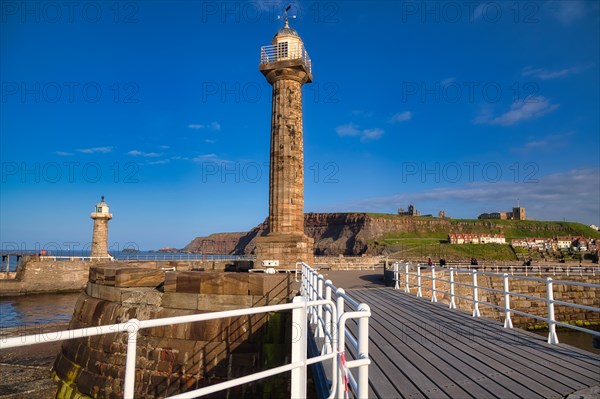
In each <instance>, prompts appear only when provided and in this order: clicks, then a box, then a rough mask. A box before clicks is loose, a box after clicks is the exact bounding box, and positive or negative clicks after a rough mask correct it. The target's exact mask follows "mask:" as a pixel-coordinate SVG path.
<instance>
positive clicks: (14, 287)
mask: <svg viewBox="0 0 600 399" xmlns="http://www.w3.org/2000/svg"><path fill="white" fill-rule="evenodd" d="M89 266H90V262H86V261H56V262H53V261H36V260H35V258H31V259H29V260H27V261H23V264H21V267H20V268H19V270H18V271H17V272H16V273H11V276H10V277H12V278H8V279H1V280H0V296H11V295H25V294H41V293H49V292H50V293H54V292H57V293H58V292H77V291H82V290H83V289H84V288H85V285H86V284H87V279H88V271H89ZM3 274H5V273H3Z"/></svg>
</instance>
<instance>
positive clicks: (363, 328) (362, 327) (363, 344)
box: [357, 303, 371, 399]
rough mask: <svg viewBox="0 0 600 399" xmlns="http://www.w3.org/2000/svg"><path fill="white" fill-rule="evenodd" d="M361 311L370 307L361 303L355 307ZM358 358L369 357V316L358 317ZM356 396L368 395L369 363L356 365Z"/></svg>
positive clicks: (369, 310)
mask: <svg viewBox="0 0 600 399" xmlns="http://www.w3.org/2000/svg"><path fill="white" fill-rule="evenodd" d="M357 310H358V311H361V312H367V313H370V312H371V309H370V308H369V305H367V304H366V303H361V304H360V306H359V307H358V309H357ZM357 351H358V358H359V359H368V358H369V318H368V317H361V318H360V319H358V348H357ZM357 394H358V397H359V398H365V399H366V398H368V397H369V365H368V364H365V365H363V366H359V367H358V392H357Z"/></svg>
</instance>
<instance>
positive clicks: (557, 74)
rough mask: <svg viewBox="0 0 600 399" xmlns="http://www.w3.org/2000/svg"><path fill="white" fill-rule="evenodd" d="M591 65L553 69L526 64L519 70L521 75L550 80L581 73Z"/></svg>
mask: <svg viewBox="0 0 600 399" xmlns="http://www.w3.org/2000/svg"><path fill="white" fill-rule="evenodd" d="M593 65H594V64H589V65H585V66H575V67H570V68H563V69H555V70H551V69H545V68H534V67H532V66H527V67H525V68H523V71H521V75H523V76H531V77H534V78H537V79H541V80H550V79H557V78H564V77H566V76H569V75H574V74H577V73H581V72H583V71H585V70H586V69H589V68H591V67H592V66H593Z"/></svg>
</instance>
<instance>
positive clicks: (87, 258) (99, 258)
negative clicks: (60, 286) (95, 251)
mask: <svg viewBox="0 0 600 399" xmlns="http://www.w3.org/2000/svg"><path fill="white" fill-rule="evenodd" d="M40 260H51V261H53V262H56V261H57V260H69V261H75V260H89V261H93V260H109V261H111V262H114V261H115V258H113V257H112V256H58V255H57V256H52V255H41V256H40Z"/></svg>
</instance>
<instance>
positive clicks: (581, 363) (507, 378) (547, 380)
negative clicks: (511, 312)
mask: <svg viewBox="0 0 600 399" xmlns="http://www.w3.org/2000/svg"><path fill="white" fill-rule="evenodd" d="M399 294H401V293H399V292H398V291H395V290H392V289H388V288H380V289H370V290H362V291H358V290H353V291H350V295H353V296H355V297H356V298H358V299H359V300H362V301H364V302H367V303H369V304H370V305H371V310H372V312H373V317H372V319H371V323H372V325H373V326H374V328H373V329H372V331H375V334H373V336H372V339H373V341H374V342H376V341H378V340H383V341H386V342H388V343H391V342H393V341H400V342H402V341H406V343H404V344H403V345H406V347H407V348H406V349H403V350H408V353H411V350H412V348H418V349H419V352H422V353H421V356H420V358H421V360H419V361H423V360H424V361H427V362H431V363H433V364H436V367H441V369H440V370H439V371H440V372H442V373H446V375H447V376H449V377H450V378H451V379H452V380H454V381H456V383H459V384H465V387H467V388H468V389H469V391H470V392H474V391H471V390H472V389H474V388H473V387H476V386H479V385H477V384H485V387H484V389H486V390H487V389H490V386H494V385H495V386H494V387H493V389H492V391H494V395H496V396H497V397H506V396H507V393H508V392H507V391H506V389H510V390H514V391H515V392H514V393H515V394H516V395H517V396H527V397H531V396H532V395H535V394H536V393H538V392H539V393H542V394H544V396H547V397H553V396H554V397H561V396H562V395H560V394H559V392H561V393H571V392H572V391H573V390H575V389H573V388H574V387H578V386H580V384H582V383H588V385H590V386H591V385H593V383H594V380H593V379H591V378H590V377H592V375H589V373H595V376H597V375H598V373H597V372H596V370H598V366H597V364H595V362H594V359H593V357H591V356H586V355H585V354H582V353H578V352H572V351H571V352H570V351H566V350H565V349H562V350H561V351H557V352H556V353H554V352H553V351H555V348H549V347H544V346H543V345H540V342H539V337H538V336H533V334H530V333H527V334H526V335H522V334H511V331H510V330H505V329H503V328H502V326H501V325H500V324H499V323H497V322H494V321H489V320H485V319H473V318H471V317H470V316H469V315H467V314H465V313H459V312H456V311H449V310H447V309H444V308H443V307H442V306H439V304H432V303H430V302H426V301H425V300H423V299H422V298H416V297H411V296H408V295H404V294H401V295H403V296H402V297H400V296H399ZM405 320H411V322H412V323H413V325H412V326H410V325H409V326H407V325H406V324H403V321H405ZM405 323H406V322H405ZM415 323H416V324H415ZM403 328H404V329H403ZM440 328H442V329H444V328H446V331H449V332H452V333H453V334H455V336H454V337H446V336H444V335H443V334H442V335H440V334H439V331H440ZM475 331H480V332H482V333H483V334H481V336H476V335H475V334H474V332H475ZM407 332H408V333H409V334H406V333H407ZM436 332H437V333H438V335H437V336H436V335H435V333H436ZM507 332H508V333H507ZM423 333H425V335H427V334H432V333H433V334H434V335H433V336H434V338H435V342H432V343H431V345H430V348H427V346H426V345H423V343H422V342H418V341H419V339H421V340H422V339H423ZM513 333H514V331H513ZM461 335H462V336H464V337H465V338H463V341H464V342H463V341H461V340H458V339H456V338H457V336H458V337H460V336H461ZM376 345H379V347H381V344H376ZM434 350H435V351H434ZM388 353H391V352H388ZM412 353H414V350H413V351H412ZM569 354H571V355H572V354H577V355H579V356H583V359H573V358H569ZM565 355H566V356H565ZM394 356H398V354H395V355H394ZM563 358H565V359H563ZM565 360H566V361H568V362H569V363H570V364H569V367H567V368H565V367H564V361H565ZM440 362H441V364H442V365H441V366H440V365H439V364H440ZM415 363H418V362H415ZM449 364H450V365H453V366H456V365H458V366H459V367H456V369H457V372H458V374H457V372H452V370H448V368H447V366H448V365H449ZM549 364H550V367H549V366H548V365H549ZM561 364H562V365H563V368H562V369H560V367H559V366H560V365H561ZM474 366H476V373H474V375H473V376H466V375H464V374H465V373H464V372H463V371H461V367H462V368H464V369H465V370H471V371H473V369H474ZM483 370H485V372H486V374H487V375H485V374H483V373H482V371H483ZM461 374H462V375H464V378H463V379H462V380H461V379H460V377H461ZM498 382H501V384H500V386H498ZM436 383H439V381H436ZM595 383H596V384H597V379H596V380H595ZM490 384H491V385H490ZM467 385H468V386H467ZM532 389H533V390H532ZM570 389H571V391H569V390H570ZM484 393H485V391H484V392H482V391H481V390H480V391H479V392H477V393H476V395H477V397H483V396H488V395H483V394H484ZM482 395H483V396H482Z"/></svg>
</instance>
